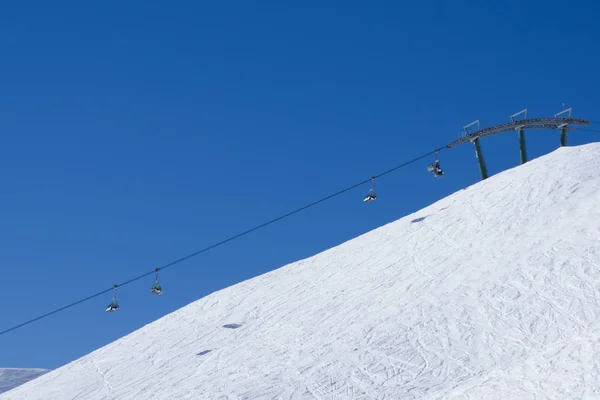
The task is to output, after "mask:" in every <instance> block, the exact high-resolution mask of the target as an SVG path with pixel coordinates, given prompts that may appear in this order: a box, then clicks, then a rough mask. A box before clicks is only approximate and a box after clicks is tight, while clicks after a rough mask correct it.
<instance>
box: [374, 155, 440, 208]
mask: <svg viewBox="0 0 600 400" xmlns="http://www.w3.org/2000/svg"><path fill="white" fill-rule="evenodd" d="M437 155H438V150H436V151H435V161H434V162H432V163H431V164H429V165H428V166H427V171H429V172H431V173H432V174H433V176H435V177H436V178H439V177H441V176H442V175H444V171H443V170H442V168H441V167H440V160H439V159H438V156H437ZM376 199H377V193H375V177H374V176H372V177H371V189H369V192H368V193H367V195H366V196H365V198H364V199H363V202H365V203H370V202H372V201H375V200H376Z"/></svg>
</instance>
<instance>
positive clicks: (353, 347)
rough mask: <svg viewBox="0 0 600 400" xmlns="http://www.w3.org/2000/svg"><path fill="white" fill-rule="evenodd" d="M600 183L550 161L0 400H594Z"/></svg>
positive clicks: (134, 336)
mask: <svg viewBox="0 0 600 400" xmlns="http://www.w3.org/2000/svg"><path fill="white" fill-rule="evenodd" d="M599 172H600V144H591V145H585V146H579V147H569V148H561V149H558V150H556V151H555V152H553V153H551V154H549V155H546V156H544V157H541V158H539V159H536V160H533V161H531V162H529V163H527V164H525V165H523V166H519V167H517V168H514V169H511V170H508V171H505V172H502V173H500V174H498V175H496V176H493V177H491V178H489V179H487V180H486V181H483V182H480V183H477V184H475V185H473V186H470V187H468V188H466V189H464V190H460V191H458V192H457V193H454V194H453V195H451V196H448V197H447V198H444V199H442V200H441V201H438V202H436V203H435V204H433V205H431V206H429V207H426V208H424V209H423V210H421V211H419V212H416V213H414V214H411V215H408V216H406V217H404V218H401V219H399V220H397V221H395V222H393V223H390V224H388V225H385V226H383V227H380V228H378V229H375V230H373V231H371V232H369V233H366V234H364V235H362V236H360V237H358V238H355V239H353V240H350V241H348V242H346V243H343V244H342V245H340V246H338V247H335V248H332V249H330V250H327V251H325V252H323V253H320V254H317V255H315V256H313V257H310V258H308V259H305V260H301V261H299V262H296V263H293V264H290V265H287V266H285V267H283V268H280V269H277V270H275V271H272V272H270V273H267V274H265V275H262V276H258V277H256V278H254V279H250V280H248V281H245V282H242V283H239V284H237V285H234V286H232V287H229V288H226V289H224V290H221V291H219V292H216V293H213V294H211V295H209V296H206V297H204V298H202V299H200V300H198V301H196V302H194V303H191V304H189V305H188V306H186V307H183V308H181V309H180V310H178V311H176V312H173V313H171V314H169V315H167V316H165V317H164V318H161V319H159V320H157V321H155V322H153V323H151V324H148V325H146V326H144V327H143V328H141V329H139V330H137V331H135V332H133V333H131V334H129V335H127V336H125V337H123V338H121V339H119V340H117V341H115V342H113V343H111V344H109V345H107V346H105V347H103V348H101V349H99V350H97V351H95V352H93V353H91V354H88V355H86V356H84V357H82V358H80V359H78V360H76V361H74V362H72V363H70V364H68V365H66V366H64V367H62V368H59V369H57V370H54V371H52V372H49V373H48V374H46V375H44V376H42V377H40V378H39V379H36V380H35V381H32V382H29V383H27V384H25V385H23V386H21V387H19V388H17V389H15V390H13V391H11V392H7V393H5V394H3V395H0V399H2V400H6V399H11V400H17V399H18V400H38V399H39V400H42V399H43V400H64V399H79V400H81V399H97V400H100V399H111V400H112V399H114V400H117V399H118V400H124V399H145V400H151V399H156V400H158V399H165V400H167V399H169V400H173V399H293V400H300V399H307V400H308V399H317V400H319V399H321V400H322V399H369V400H372V399H454V400H459V399H460V400H465V399H473V400H475V399H502V400H506V399H538V398H544V399H561V400H562V399H593V398H600V318H599V317H600V242H599V238H600V208H599V207H598V206H599V204H600V175H599Z"/></svg>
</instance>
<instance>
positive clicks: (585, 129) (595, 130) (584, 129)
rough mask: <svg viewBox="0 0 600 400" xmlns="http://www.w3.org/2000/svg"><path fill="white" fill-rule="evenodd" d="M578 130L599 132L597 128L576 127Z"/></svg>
mask: <svg viewBox="0 0 600 400" xmlns="http://www.w3.org/2000/svg"><path fill="white" fill-rule="evenodd" d="M577 130H578V131H586V132H600V130H598V129H587V128H577Z"/></svg>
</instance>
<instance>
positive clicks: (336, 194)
mask: <svg viewBox="0 0 600 400" xmlns="http://www.w3.org/2000/svg"><path fill="white" fill-rule="evenodd" d="M446 148H447V147H446V145H444V146H442V147H440V148H436V149H435V150H433V151H430V152H428V153H425V154H423V155H421V156H419V157H416V158H413V159H412V160H410V161H407V162H405V163H402V164H400V165H398V166H396V167H394V168H391V169H388V170H387V171H384V172H382V173H380V174H377V175H374V176H373V177H372V178H379V177H382V176H384V175H387V174H390V173H392V172H394V171H397V170H399V169H400V168H403V167H406V166H407V165H410V164H413V163H415V162H417V161H420V160H422V159H423V158H425V157H428V156H430V155H432V154H435V153H437V152H438V151H440V150H444V149H446ZM372 178H368V179H365V180H364V181H362V182H359V183H356V184H354V185H352V186H349V187H347V188H345V189H342V190H340V191H338V192H335V193H333V194H330V195H329V196H325V197H323V198H321V199H319V200H317V201H314V202H312V203H309V204H307V205H305V206H302V207H300V208H297V209H295V210H294V211H290V212H288V213H287V214H283V215H281V216H279V217H277V218H274V219H271V220H269V221H267V222H264V223H262V224H260V225H257V226H255V227H253V228H250V229H248V230H245V231H243V232H241V233H238V234H236V235H233V236H231V237H229V238H227V239H224V240H221V241H220V242H217V243H215V244H212V245H210V246H208V247H205V248H203V249H201V250H198V251H196V252H194V253H191V254H188V255H187V256H185V257H181V258H179V259H177V260H175V261H171V262H170V263H168V264H165V265H163V266H162V267H159V268H155V269H153V270H152V271H149V272H146V273H144V274H142V275H139V276H136V277H134V278H131V279H129V280H127V281H125V282H123V283H119V284H117V286H118V287H121V286H125V285H128V284H130V283H133V282H135V281H138V280H140V279H142V278H145V277H147V276H149V275H152V274H154V273H156V272H158V271H162V270H164V269H167V268H169V267H172V266H174V265H176V264H179V263H181V262H183V261H186V260H188V259H190V258H192V257H195V256H197V255H199V254H202V253H205V252H207V251H209V250H212V249H214V248H215V247H219V246H222V245H224V244H226V243H229V242H231V241H233V240H235V239H238V238H240V237H242V236H245V235H248V234H249V233H252V232H254V231H257V230H259V229H262V228H264V227H266V226H268V225H271V224H273V223H275V222H278V221H281V220H282V219H285V218H287V217H290V216H292V215H294V214H297V213H299V212H301V211H304V210H306V209H307V208H310V207H313V206H316V205H317V204H320V203H323V202H325V201H327V200H330V199H332V198H334V197H336V196H339V195H341V194H343V193H346V192H348V191H350V190H352V189H356V188H357V187H359V186H362V185H364V184H366V183H370V182H371V179H372ZM113 289H114V286H113V287H110V288H109V289H105V290H103V291H101V292H98V293H96V294H93V295H91V296H88V297H85V298H83V299H81V300H77V301H75V302H73V303H71V304H67V305H66V306H63V307H60V308H57V309H56V310H54V311H50V312H48V313H46V314H42V315H40V316H38V317H36V318H33V319H30V320H28V321H25V322H23V323H21V324H18V325H15V326H13V327H11V328H8V329H5V330H3V331H1V332H0V336H1V335H4V334H5V333H8V332H12V331H14V330H16V329H19V328H22V327H24V326H26V325H29V324H31V323H34V322H36V321H39V320H41V319H43V318H46V317H49V316H51V315H54V314H56V313H58V312H61V311H64V310H66V309H68V308H71V307H74V306H76V305H78V304H81V303H83V302H86V301H88V300H91V299H93V298H96V297H98V296H101V295H103V294H105V293H108V292H111V291H112V290H113Z"/></svg>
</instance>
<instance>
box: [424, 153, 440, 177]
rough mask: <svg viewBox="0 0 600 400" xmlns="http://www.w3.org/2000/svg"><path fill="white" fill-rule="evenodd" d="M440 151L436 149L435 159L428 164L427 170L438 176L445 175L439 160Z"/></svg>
mask: <svg viewBox="0 0 600 400" xmlns="http://www.w3.org/2000/svg"><path fill="white" fill-rule="evenodd" d="M438 151H439V150H437V149H436V150H435V161H434V162H432V163H431V164H429V165H428V166H427V171H429V172H431V173H432V174H433V176H435V177H436V178H438V177H440V176H442V175H444V171H443V170H442V168H440V161H439V160H438Z"/></svg>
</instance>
